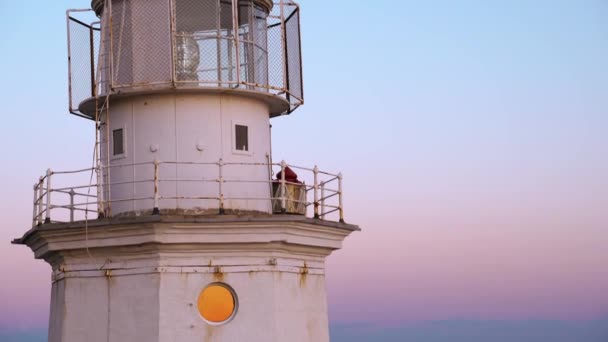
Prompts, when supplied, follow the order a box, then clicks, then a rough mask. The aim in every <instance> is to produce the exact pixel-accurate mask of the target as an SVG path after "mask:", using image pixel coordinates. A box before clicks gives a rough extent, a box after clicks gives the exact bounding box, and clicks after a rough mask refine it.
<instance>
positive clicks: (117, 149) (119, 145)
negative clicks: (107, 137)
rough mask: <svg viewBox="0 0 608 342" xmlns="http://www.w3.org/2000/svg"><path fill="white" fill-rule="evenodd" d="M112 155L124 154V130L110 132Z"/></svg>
mask: <svg viewBox="0 0 608 342" xmlns="http://www.w3.org/2000/svg"><path fill="white" fill-rule="evenodd" d="M112 142H113V144H112V146H113V148H112V149H113V153H112V154H113V155H115V156H120V155H123V154H124V153H125V135H124V129H122V128H119V129H115V130H113V131H112Z"/></svg>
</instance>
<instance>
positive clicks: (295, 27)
mask: <svg viewBox="0 0 608 342" xmlns="http://www.w3.org/2000/svg"><path fill="white" fill-rule="evenodd" d="M290 10H291V13H289V14H288V15H287V18H286V20H285V40H286V42H285V44H286V47H287V48H286V49H285V50H286V51H287V56H286V61H285V63H286V65H287V89H288V90H289V93H290V96H289V97H288V100H289V102H290V104H291V105H292V106H293V105H299V104H300V103H301V102H302V100H303V99H304V90H303V84H302V51H301V42H300V9H299V8H298V7H295V6H294V7H291V8H290ZM294 97H295V98H294Z"/></svg>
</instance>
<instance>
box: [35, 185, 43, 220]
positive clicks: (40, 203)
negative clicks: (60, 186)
mask: <svg viewBox="0 0 608 342" xmlns="http://www.w3.org/2000/svg"><path fill="white" fill-rule="evenodd" d="M43 191H44V177H40V179H39V180H38V215H36V218H37V220H38V222H37V224H38V225H41V224H42V210H43V204H44V201H43V200H42V198H43V196H44V192H43Z"/></svg>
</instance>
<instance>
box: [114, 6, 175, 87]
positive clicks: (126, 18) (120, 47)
mask: <svg viewBox="0 0 608 342" xmlns="http://www.w3.org/2000/svg"><path fill="white" fill-rule="evenodd" d="M170 5H171V2H170V0H146V1H131V0H112V3H111V15H112V20H111V22H112V27H111V36H112V39H111V43H112V86H113V87H114V88H120V87H129V86H144V85H154V84H170V83H171V82H172V79H173V76H172V65H173V57H172V39H171V26H170V20H171V15H170Z"/></svg>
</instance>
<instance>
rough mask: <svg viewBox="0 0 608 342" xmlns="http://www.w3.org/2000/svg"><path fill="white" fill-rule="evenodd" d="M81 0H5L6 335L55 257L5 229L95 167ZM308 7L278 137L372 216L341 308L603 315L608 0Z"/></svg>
mask: <svg viewBox="0 0 608 342" xmlns="http://www.w3.org/2000/svg"><path fill="white" fill-rule="evenodd" d="M87 5H88V1H85V0H70V1H62V2H48V1H42V0H36V1H11V2H2V3H0V16H1V17H2V20H0V29H2V31H3V32H5V33H4V38H3V39H2V40H0V48H1V51H2V52H3V53H2V54H0V65H2V66H3V67H4V68H5V71H4V73H3V82H2V83H1V84H0V94H2V95H0V96H1V97H2V108H3V109H2V111H3V118H4V122H3V125H2V127H4V128H5V133H4V134H2V135H0V142H1V143H2V145H3V146H4V147H5V148H4V149H3V150H2V151H3V152H2V153H4V157H3V163H2V164H3V165H2V167H1V168H0V182H1V183H0V185H1V188H2V190H3V191H2V193H1V194H0V205H1V207H2V208H4V214H3V216H2V218H3V222H4V223H3V224H2V229H1V230H0V242H1V243H0V274H2V275H3V276H4V278H5V279H4V280H3V282H2V285H0V303H2V305H0V332H1V331H2V330H3V329H4V330H14V329H22V330H31V329H36V328H40V327H42V328H44V327H45V326H46V324H47V318H48V304H49V294H50V293H49V288H50V287H49V286H50V269H49V267H48V266H47V265H46V264H45V263H44V262H42V261H35V260H33V256H32V253H31V252H30V251H29V250H28V249H27V248H25V247H20V246H11V245H10V244H9V241H10V240H11V239H12V238H15V237H18V236H20V235H21V234H22V233H23V232H24V231H25V230H27V229H28V226H29V224H30V216H31V197H32V196H31V186H32V184H33V183H34V181H35V180H36V179H37V177H38V176H39V175H41V174H42V173H43V172H44V170H45V169H46V168H48V167H52V168H54V169H76V168H81V167H88V166H89V164H90V155H91V148H92V135H91V134H92V132H93V130H92V127H91V126H90V125H89V123H88V122H86V121H85V120H81V119H78V118H76V117H73V116H70V115H68V114H67V110H66V107H67V99H66V98H67V82H66V79H67V76H66V74H67V72H66V42H65V27H64V25H65V20H64V17H63V15H64V11H65V9H67V8H70V7H71V8H82V7H86V6H87ZM301 5H302V8H303V23H302V24H303V39H304V42H303V48H304V67H305V69H304V80H305V88H306V96H307V98H306V101H307V103H306V105H305V106H304V107H302V108H301V109H299V110H298V111H297V112H296V113H295V114H294V115H292V116H290V117H285V118H279V119H277V120H275V121H274V122H273V134H274V136H273V143H274V145H273V153H274V155H275V159H277V160H280V159H286V160H288V161H291V162H294V163H297V164H301V165H314V164H318V165H319V166H320V167H322V168H324V169H328V170H334V171H342V172H343V173H344V175H345V196H346V218H347V221H348V222H351V223H355V224H359V225H360V226H361V227H362V228H363V232H360V233H356V234H354V235H353V236H352V237H350V238H349V239H348V240H347V241H346V243H345V246H344V249H343V250H342V251H339V252H337V253H336V254H334V255H333V256H332V257H330V259H329V260H328V277H327V279H328V291H329V304H330V314H331V319H332V321H333V322H334V324H342V325H348V324H352V323H357V324H364V325H365V324H367V325H370V326H372V327H392V328H395V327H397V328H399V327H403V326H406V325H404V324H405V323H407V324H413V323H412V322H414V323H416V322H418V323H420V322H425V321H438V320H445V321H455V322H461V321H466V322H471V321H479V322H480V323H479V324H480V327H481V326H483V324H484V323H483V322H484V321H492V320H498V321H512V322H527V321H545V320H551V321H555V320H557V321H568V322H595V321H596V320H601V319H606V318H608V295H607V294H606V289H608V271H606V269H607V266H606V265H608V248H607V246H608V153H607V151H608V134H607V133H606V132H607V131H608V115H607V113H608V96H607V95H606V89H608V87H607V84H606V82H607V81H606V80H608V25H607V24H606V19H605V18H606V17H607V15H608V3H607V2H606V1H603V0H584V1H565V0H563V1H549V0H539V1H533V2H532V1H527V0H526V1H524V0H515V1H508V2H507V1H487V2H481V1H472V0H471V1H468V0H463V1H458V2H455V1H447V0H445V1H439V0H433V1H428V2H424V3H423V4H422V3H421V2H420V1H402V2H392V1H376V2H372V3H369V4H366V5H364V4H361V3H353V2H352V1H350V2H347V1H343V0H337V1H332V2H331V3H327V2H314V1H305V0H304V1H302V2H301ZM40 8H43V10H40ZM420 324H423V323H420ZM463 324H464V323H463ZM467 324H469V325H470V323H466V324H464V325H463V327H464V326H469V325H467ZM514 324H515V323H514ZM517 324H519V323H517ZM521 324H523V325H522V326H523V327H526V326H527V325H525V324H524V323H521ZM589 324H591V323H589ZM518 327H519V326H518ZM540 327H542V325H540ZM583 327H587V325H583ZM537 328H538V327H537ZM429 329H434V328H432V327H431V328H429ZM534 329H535V328H532V327H530V332H531V334H532V331H536V330H534ZM580 329H582V330H584V329H585V328H580ZM541 330H542V329H541ZM582 330H580V331H582ZM572 331H579V330H576V329H574V330H572ZM573 334H576V333H573ZM581 334H583V333H582V332H581ZM0 336H1V335H0ZM345 336H346V335H345ZM378 336H379V335H378ZM386 336H388V335H386ZM404 336H405V335H404ZM581 336H583V335H581ZM605 336H608V329H606V335H605ZM370 340H371V337H370ZM385 340H386V341H392V340H391V339H390V337H386V339H385ZM421 340H424V339H421ZM427 340H428V341H431V339H430V338H429V339H427ZM541 340H543V339H539V340H538V341H541ZM545 340H546V339H545ZM437 341H444V340H439V339H438V340H437ZM446 341H447V340H446ZM466 341H475V342H477V340H474V339H469V340H466ZM480 341H482V340H480ZM483 341H484V342H485V341H487V339H486V340H483ZM494 341H498V340H497V339H495V340H494ZM522 341H523V340H522ZM531 341H532V340H531ZM533 341H537V340H533ZM579 341H585V340H584V339H580V340H579ZM589 341H591V339H589Z"/></svg>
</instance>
